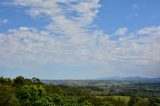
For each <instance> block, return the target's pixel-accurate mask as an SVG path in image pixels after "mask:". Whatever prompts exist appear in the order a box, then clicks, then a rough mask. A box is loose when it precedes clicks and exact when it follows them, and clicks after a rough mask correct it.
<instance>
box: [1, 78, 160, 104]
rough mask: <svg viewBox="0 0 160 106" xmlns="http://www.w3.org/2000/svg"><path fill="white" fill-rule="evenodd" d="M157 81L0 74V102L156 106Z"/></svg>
mask: <svg viewBox="0 0 160 106" xmlns="http://www.w3.org/2000/svg"><path fill="white" fill-rule="evenodd" d="M159 88H160V85H159V84H140V83H135V84H131V85H129V84H128V85H126V84H125V85H123V86H120V85H118V86H115V85H112V86H110V87H106V88H104V86H102V87H101V86H100V87H98V86H67V85H54V84H45V83H42V82H41V80H39V79H38V78H32V79H27V78H24V77H22V76H18V77H16V78H15V79H10V78H3V77H1V78H0V106H160V95H159V94H160V91H159Z"/></svg>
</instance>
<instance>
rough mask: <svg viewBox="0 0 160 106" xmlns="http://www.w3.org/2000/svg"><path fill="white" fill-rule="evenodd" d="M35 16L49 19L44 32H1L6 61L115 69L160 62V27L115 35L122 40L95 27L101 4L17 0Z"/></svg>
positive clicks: (0, 53) (0, 59) (1, 55)
mask: <svg viewBox="0 0 160 106" xmlns="http://www.w3.org/2000/svg"><path fill="white" fill-rule="evenodd" d="M12 4H13V5H15V6H18V7H19V6H20V7H25V9H26V11H27V13H28V14H29V15H30V16H31V17H34V18H36V17H39V16H44V17H48V18H49V19H50V20H51V22H50V23H49V24H48V25H46V26H45V29H44V30H38V29H36V28H31V27H26V26H21V27H19V28H18V29H9V30H8V31H7V32H6V33H0V63H1V65H3V64H8V63H21V62H25V63H37V64H63V65H86V64H101V65H111V64H115V63H116V64H117V63H123V64H134V65H151V64H153V65H155V64H156V65H157V64H160V46H159V45H160V26H151V27H145V28H142V29H139V30H137V31H134V32H128V28H125V27H122V28H119V29H118V30H117V31H115V33H114V34H112V35H114V36H115V37H116V38H117V39H116V40H113V39H112V35H109V34H106V33H104V32H103V29H102V30H99V29H96V28H93V26H94V24H93V22H94V19H95V18H96V16H97V13H98V12H99V8H100V7H101V5H100V4H99V0H80V1H77V0H25V1H24V0H13V2H12Z"/></svg>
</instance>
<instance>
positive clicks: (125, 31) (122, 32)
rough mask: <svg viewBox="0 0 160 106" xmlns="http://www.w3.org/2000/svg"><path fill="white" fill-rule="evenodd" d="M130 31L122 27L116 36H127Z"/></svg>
mask: <svg viewBox="0 0 160 106" xmlns="http://www.w3.org/2000/svg"><path fill="white" fill-rule="evenodd" d="M127 31H128V28H126V27H122V28H119V29H118V30H117V31H116V32H115V35H125V34H126V33H127Z"/></svg>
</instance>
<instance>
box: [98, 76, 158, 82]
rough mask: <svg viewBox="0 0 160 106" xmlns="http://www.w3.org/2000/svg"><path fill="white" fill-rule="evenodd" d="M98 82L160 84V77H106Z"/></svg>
mask: <svg viewBox="0 0 160 106" xmlns="http://www.w3.org/2000/svg"><path fill="white" fill-rule="evenodd" d="M97 80H113V81H136V82H139V81H141V82H159V83H160V77H155V78H145V77H138V76H135V77H106V78H97Z"/></svg>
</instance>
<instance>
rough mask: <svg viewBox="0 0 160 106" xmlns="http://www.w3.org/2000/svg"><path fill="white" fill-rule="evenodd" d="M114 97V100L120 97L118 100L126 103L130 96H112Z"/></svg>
mask: <svg viewBox="0 0 160 106" xmlns="http://www.w3.org/2000/svg"><path fill="white" fill-rule="evenodd" d="M112 97H113V98H114V99H116V100H118V99H120V100H123V101H125V102H126V103H128V102H129V100H130V97H129V96H112Z"/></svg>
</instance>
